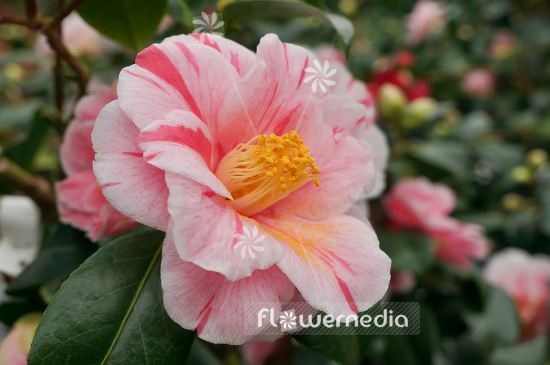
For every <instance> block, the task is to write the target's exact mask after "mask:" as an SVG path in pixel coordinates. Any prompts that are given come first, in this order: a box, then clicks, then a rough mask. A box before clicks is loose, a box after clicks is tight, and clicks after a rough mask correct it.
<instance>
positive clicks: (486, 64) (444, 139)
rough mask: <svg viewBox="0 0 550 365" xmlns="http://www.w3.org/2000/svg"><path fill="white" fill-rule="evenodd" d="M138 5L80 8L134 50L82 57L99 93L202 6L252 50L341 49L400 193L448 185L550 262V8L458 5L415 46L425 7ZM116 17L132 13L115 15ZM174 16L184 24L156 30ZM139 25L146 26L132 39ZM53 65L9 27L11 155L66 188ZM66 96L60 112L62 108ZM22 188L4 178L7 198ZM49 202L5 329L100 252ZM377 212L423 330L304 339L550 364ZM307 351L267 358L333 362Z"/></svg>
mask: <svg viewBox="0 0 550 365" xmlns="http://www.w3.org/2000/svg"><path fill="white" fill-rule="evenodd" d="M124 3H125V2H124V1H123V0H120V1H114V2H112V1H106V0H89V1H88V2H87V3H86V4H85V5H84V6H83V7H82V8H81V9H80V10H79V11H80V14H81V15H82V17H83V18H84V19H86V20H87V21H88V23H89V24H91V25H93V26H94V27H96V28H97V29H98V30H99V31H101V32H103V33H105V34H106V35H108V36H110V37H111V38H112V39H114V40H115V41H117V42H118V43H119V44H120V45H121V46H120V45H114V44H113V45H112V46H110V47H111V48H108V51H105V52H102V53H101V55H97V54H86V53H85V52H83V53H80V54H79V53H78V52H79V51H74V52H75V53H76V56H77V57H78V58H79V59H80V60H81V61H82V62H83V63H84V64H85V65H86V68H87V69H88V70H89V73H90V74H91V75H92V84H93V82H94V80H101V81H102V82H104V83H111V82H112V81H113V80H115V79H116V77H117V76H118V73H119V72H120V69H121V68H122V67H125V66H127V65H129V64H132V63H133V62H134V59H135V51H136V50H139V49H142V48H143V47H145V46H146V45H148V44H150V43H152V42H155V41H160V40H162V39H163V38H165V37H166V36H168V35H173V34H180V33H189V32H191V31H192V30H193V24H192V19H193V18H194V17H197V16H200V13H201V11H210V12H212V11H217V12H219V13H221V14H222V15H223V19H224V21H225V36H226V37H228V38H230V39H234V40H236V41H237V42H239V43H241V44H244V45H245V46H247V47H249V48H251V49H254V48H255V46H256V45H257V44H258V41H259V39H260V38H261V37H262V36H263V35H264V34H266V33H269V32H273V33H276V34H278V35H279V37H280V38H281V39H282V40H283V41H287V42H292V43H299V44H303V45H306V46H308V47H311V48H315V47H318V46H320V45H330V46H333V47H337V48H340V49H341V50H342V51H343V52H344V53H345V54H346V55H347V61H348V63H349V67H350V69H351V71H352V72H353V74H354V75H355V77H356V78H358V79H360V80H363V81H364V82H366V83H368V84H369V88H370V89H371V90H372V91H373V92H375V93H377V98H378V103H379V110H380V111H381V115H380V118H379V122H378V123H379V126H380V127H381V128H382V129H383V130H384V131H385V132H386V133H387V135H388V138H389V141H390V146H391V159H390V163H389V166H388V186H389V187H391V185H392V184H393V183H395V182H397V181H399V180H401V179H403V178H405V177H409V176H426V177H428V178H429V179H430V180H432V181H434V182H440V183H444V184H446V185H448V186H449V187H451V188H452V189H453V190H454V191H455V193H456V196H457V209H456V211H455V212H454V213H453V216H454V217H456V218H458V219H460V220H461V221H465V222H472V223H476V224H479V225H481V226H483V227H484V228H485V230H486V233H487V236H488V237H489V238H490V245H491V250H492V251H498V250H501V249H503V248H506V247H519V248H522V249H524V250H526V251H528V252H530V253H533V254H535V253H543V254H550V163H549V161H548V152H549V150H550V143H549V142H550V82H549V81H550V57H549V54H550V3H549V2H548V1H545V0H521V1H519V0H517V1H512V0H483V1H480V0H447V1H445V2H441V4H443V5H444V6H445V16H444V20H442V21H441V24H435V26H434V27H433V28H432V29H431V30H430V32H429V33H428V34H427V35H426V37H424V38H423V39H422V40H421V41H419V42H416V43H415V42H413V43H411V42H410V41H407V35H408V30H407V26H406V16H407V14H409V13H410V12H411V10H412V9H413V6H414V5H415V1H414V0H374V1H358V0H339V1H338V0H326V1H323V0H308V1H306V2H276V1H260V2H258V1H243V2H236V1H231V0H221V1H220V2H216V1H211V0H206V1H204V0H189V1H183V0H170V1H169V2H166V1H164V0H154V1H148V2H139V4H140V5H139V6H135V8H134V9H130V10H129V9H126V10H124V9H123V8H124V6H123V5H124ZM39 6H40V12H41V14H45V15H50V16H51V15H53V14H55V9H56V5H55V3H54V2H50V1H40V2H39ZM110 7H111V8H113V9H118V10H116V11H113V12H109V11H107V10H106V9H107V8H110ZM117 7H118V8H117ZM120 9H123V10H120ZM0 12H2V13H3V14H15V15H18V14H22V4H21V2H20V1H15V0H10V1H6V0H2V2H1V3H0ZM120 12H126V13H125V16H127V21H126V22H125V23H124V25H121V26H120V27H118V26H117V27H113V26H111V25H112V24H115V23H117V22H118V20H119V19H120ZM165 13H166V14H168V15H169V16H170V17H171V21H169V22H167V26H165V27H164V28H162V27H161V29H160V30H157V29H158V25H159V23H160V21H161V18H162V17H163V15H164V14H165ZM346 19H349V21H348V20H346ZM129 29H134V30H135V32H134V33H132V36H131V37H130V36H128V31H129ZM353 33H354V36H353V38H351V35H352V34H353ZM498 40H500V42H499V41H498ZM54 64H55V56H54V55H52V54H50V55H47V54H44V53H43V52H39V50H38V46H37V36H36V33H35V32H34V31H33V30H31V29H28V28H25V27H22V26H18V25H0V145H1V147H2V156H5V157H8V158H9V159H10V160H11V161H13V162H15V163H16V164H18V165H19V166H20V167H21V168H22V169H23V170H24V171H26V172H27V173H29V174H32V175H35V176H39V177H41V178H43V179H44V180H45V181H49V182H54V181H58V180H59V179H61V178H62V177H63V173H62V171H61V169H60V167H59V161H58V157H57V153H58V147H59V143H60V140H61V134H60V131H61V130H62V129H63V128H64V125H65V124H66V123H67V121H68V120H70V118H71V115H72V113H73V111H74V104H75V101H76V98H77V97H76V95H78V83H77V82H76V80H77V78H78V75H77V74H76V73H75V71H74V70H73V69H72V68H70V67H69V66H68V65H66V64H64V65H63V68H64V69H63V74H64V75H65V76H64V82H63V85H64V87H63V88H62V89H61V92H62V94H63V97H62V98H61V99H60V96H59V94H58V93H56V88H55V87H54V84H55V82H56V81H55V80H54V79H55V74H54V73H53V72H52V68H53V67H54ZM472 70H478V71H480V70H481V71H482V72H484V75H483V77H485V80H489V81H488V84H489V85H485V86H486V87H485V88H483V87H482V88H481V89H480V88H479V87H478V88H477V89H476V88H475V87H474V88H473V89H472V88H471V87H470V88H469V87H468V86H467V85H466V79H467V77H468V75H469V74H470V73H471V71H472ZM483 77H482V78H483ZM384 83H390V84H392V85H396V86H397V87H398V89H399V90H401V91H398V92H397V96H396V94H395V90H393V91H392V90H390V91H389V92H388V91H387V89H386V91H385V92H383V91H382V89H381V87H382V86H383V84H384ZM419 85H420V86H419ZM392 92H393V94H392ZM401 94H405V99H403V95H401ZM422 97H430V98H432V99H430V100H431V102H430V103H427V104H415V105H414V106H413V104H412V103H413V102H414V100H417V99H419V98H422ZM384 98H385V99H384ZM382 99H384V100H382ZM60 100H61V102H62V103H61V106H62V108H61V110H59V108H56V107H55V105H56V103H57V104H59V102H60ZM20 190H21V187H20V186H19V187H18V186H14V184H8V181H7V180H1V179H0V194H15V193H19V192H20ZM43 203H44V204H43V205H42V206H43V207H45V214H44V227H45V229H44V240H43V241H44V242H45V243H44V244H43V248H42V251H41V254H40V256H39V258H38V260H37V261H36V262H35V263H34V264H32V265H31V266H29V267H28V268H27V269H26V271H24V273H23V274H22V275H21V276H20V277H18V278H15V279H14V280H13V281H11V283H10V286H9V288H8V294H10V295H12V297H10V300H9V301H8V302H5V303H3V304H1V305H0V320H1V321H2V322H4V323H5V324H7V325H11V324H12V323H14V322H15V320H16V319H17V318H18V317H19V316H20V315H22V314H25V313H28V312H33V311H37V310H38V311H41V310H42V309H43V308H44V307H45V306H46V305H47V304H48V303H49V301H50V300H51V297H52V295H53V293H55V291H56V290H57V289H58V288H59V285H60V284H61V282H62V281H63V280H65V279H66V278H67V277H68V275H69V274H70V273H71V272H72V271H73V270H74V269H75V268H77V267H78V266H79V265H80V263H82V262H83V261H84V260H85V259H86V258H87V257H88V256H89V255H91V254H92V253H93V252H94V251H95V250H97V248H98V245H96V244H93V243H91V242H89V241H88V240H87V239H86V238H85V237H84V235H83V234H81V233H80V232H78V231H76V230H75V229H73V228H70V227H67V226H63V225H59V224H58V223H57V218H56V217H55V211H53V212H52V211H48V204H47V203H48V202H47V199H46V201H45V202H43ZM50 203H51V202H50ZM50 208H51V207H50ZM370 211H371V218H372V221H373V223H374V225H375V227H376V229H377V232H378V233H379V237H380V241H381V245H382V248H383V249H384V250H385V251H386V252H387V253H388V254H389V255H390V256H391V258H392V261H393V269H394V270H396V271H406V272H410V273H412V274H413V275H414V277H415V282H414V284H413V286H412V288H411V289H410V290H408V291H406V292H405V293H393V294H391V300H402V301H417V302H419V303H421V306H422V325H421V326H422V327H421V334H420V335H418V336H409V337H400V336H377V337H374V336H362V337H361V336H359V337H357V338H351V336H349V337H344V338H343V339H341V340H339V342H338V344H339V346H340V350H341V349H344V350H345V351H344V353H346V355H349V354H350V353H351V354H352V356H342V351H339V352H338V351H334V349H333V347H331V346H322V343H321V345H319V344H312V343H310V342H308V341H307V340H304V339H300V338H296V340H298V342H301V343H303V344H305V345H306V346H307V347H309V348H312V349H314V351H315V352H317V353H320V354H321V355H323V356H325V357H328V358H331V359H333V360H336V361H338V362H340V363H346V364H348V363H349V364H352V363H358V362H361V363H363V364H391V365H393V364H423V365H425V364H486V363H491V364H545V363H548V361H550V360H549V359H550V358H549V357H548V355H547V345H548V339H547V338H546V337H541V336H539V337H536V338H526V337H525V336H524V333H523V334H522V329H521V326H520V324H519V319H518V315H517V309H516V306H515V305H514V302H513V301H512V300H511V298H510V297H509V296H508V295H507V294H506V293H504V292H503V291H502V290H500V289H497V288H493V287H491V286H489V285H488V284H487V283H486V282H485V280H484V279H483V276H482V274H481V266H482V265H478V266H474V267H473V268H471V269H463V268H457V267H454V266H451V265H447V264H444V263H441V262H438V261H436V260H435V259H434V254H433V251H434V247H435V245H436V243H435V242H433V241H432V240H431V239H430V238H428V237H427V236H426V235H424V234H423V233H421V232H413V231H393V230H391V229H389V225H388V219H387V217H386V215H385V213H384V211H383V207H382V205H381V204H380V201H374V202H373V203H372V204H371V206H370ZM108 241H109V240H108V239H104V240H102V241H100V242H99V246H101V245H103V244H105V243H106V242H108ZM60 258H62V259H60ZM388 300H389V298H388ZM320 337H322V336H320ZM324 340H325V339H322V338H321V339H319V341H324ZM285 341H287V340H285ZM296 343H297V342H296V341H293V342H292V343H290V344H288V346H284V347H283V350H281V352H280V353H278V354H275V353H274V354H272V355H270V356H271V360H268V361H271V363H285V362H281V361H292V362H293V363H296V364H307V363H311V364H321V363H329V360H326V359H325V358H324V357H318V356H317V355H316V354H315V352H312V351H308V350H306V349H304V348H303V347H299V346H297V345H296ZM281 357H282V358H283V359H284V360H281ZM216 361H217V362H220V363H228V364H229V363H238V362H239V361H241V360H240V359H239V357H238V355H235V353H234V352H231V351H230V350H228V349H227V348H225V347H215V346H210V345H208V344H205V343H203V342H201V341H198V340H197V341H196V342H195V345H194V346H193V348H192V350H191V357H190V359H189V363H193V364H198V363H204V364H207V363H208V364H212V363H215V362H216Z"/></svg>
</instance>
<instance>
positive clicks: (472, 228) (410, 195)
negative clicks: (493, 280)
mask: <svg viewBox="0 0 550 365" xmlns="http://www.w3.org/2000/svg"><path fill="white" fill-rule="evenodd" d="M383 203H384V208H385V210H386V213H387V214H388V215H389V216H390V217H391V218H392V219H393V220H394V221H395V222H396V223H397V224H399V225H400V226H403V227H409V228H416V229H420V230H422V231H424V232H425V233H426V234H428V235H429V236H430V237H431V238H432V239H434V240H435V241H436V244H437V248H436V252H435V255H436V257H437V258H438V259H439V260H441V261H444V262H448V263H451V264H455V265H459V266H469V265H470V263H471V261H472V260H473V259H474V260H482V259H483V258H485V256H487V254H488V252H489V249H488V243H487V239H486V238H485V236H484V231H483V228H482V227H481V226H479V225H476V224H468V223H462V222H460V221H458V220H456V219H454V218H451V217H449V214H450V213H451V212H452V211H453V210H454V208H455V204H456V198H455V194H454V192H453V191H452V190H451V189H450V188H449V187H447V186H446V185H443V184H433V183H431V182H430V181H429V180H427V179H425V178H414V179H404V180H401V181H399V182H398V183H397V184H396V185H395V186H394V187H393V189H392V190H391V191H390V192H389V193H388V194H387V195H386V196H385V197H384V200H383Z"/></svg>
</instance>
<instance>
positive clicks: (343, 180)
mask: <svg viewBox="0 0 550 365" xmlns="http://www.w3.org/2000/svg"><path fill="white" fill-rule="evenodd" d="M302 137H303V139H304V144H305V145H306V146H308V147H309V146H315V147H312V148H311V152H310V155H311V156H312V157H313V158H315V164H316V165H317V166H318V167H319V168H320V169H321V173H320V174H319V175H316V176H317V177H318V178H319V181H320V182H321V186H319V187H317V186H315V185H314V184H313V183H308V184H306V185H304V186H303V187H302V188H300V189H298V190H296V191H294V192H293V193H291V194H290V195H289V196H288V197H286V198H285V199H283V200H281V201H279V202H278V203H277V204H276V205H275V206H274V208H276V209H278V210H282V211H283V210H284V211H286V212H290V213H292V214H294V215H298V216H301V217H303V218H307V219H312V220H322V219H326V218H328V217H332V216H336V215H340V214H343V213H344V212H346V211H347V210H349V209H351V207H352V206H353V205H354V204H355V202H356V201H357V200H359V199H360V198H361V197H363V196H364V195H365V189H366V186H369V187H370V189H372V187H373V184H374V178H375V169H374V163H373V158H372V155H371V153H370V152H369V151H368V150H367V149H366V148H365V147H364V146H363V145H361V143H360V142H359V141H358V140H357V139H355V138H354V137H350V136H348V135H346V134H344V133H341V132H334V131H333V132H330V134H329V135H328V136H327V135H326V134H325V133H318V134H317V135H316V134H315V133H306V134H304V135H302ZM316 137H317V138H318V140H317V142H315V141H313V139H315V138H316ZM310 141H311V143H309V142H310ZM319 142H322V143H319ZM317 146H318V147H319V148H317ZM320 148H323V149H324V150H323V151H321V150H320ZM343 161H344V162H343Z"/></svg>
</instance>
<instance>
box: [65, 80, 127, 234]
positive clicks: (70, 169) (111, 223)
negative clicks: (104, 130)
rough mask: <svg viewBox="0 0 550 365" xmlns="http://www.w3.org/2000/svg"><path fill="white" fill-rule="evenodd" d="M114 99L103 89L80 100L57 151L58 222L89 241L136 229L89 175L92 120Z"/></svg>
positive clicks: (106, 89)
mask: <svg viewBox="0 0 550 365" xmlns="http://www.w3.org/2000/svg"><path fill="white" fill-rule="evenodd" d="M115 98H116V93H115V92H114V91H113V90H112V89H110V88H108V87H105V86H103V87H96V91H95V92H94V93H93V94H91V95H89V96H86V97H84V98H82V99H81V100H80V102H79V103H78V105H77V108H76V113H75V119H74V120H73V121H72V122H71V123H70V124H69V127H68V128H67V130H66V132H65V135H64V137H63V143H62V144H61V147H60V150H59V157H60V162H61V166H62V167H63V170H64V171H65V173H66V174H67V178H66V179H64V180H62V181H60V182H58V183H57V184H56V190H57V209H58V211H59V215H60V220H61V221H62V222H63V223H66V224H70V225H72V226H74V227H76V228H78V229H81V230H83V231H86V232H87V234H88V237H89V238H90V239H91V240H92V241H97V240H98V239H100V238H101V237H104V236H114V235H117V234H121V233H124V232H126V231H128V230H129V229H131V228H134V227H136V226H138V223H136V222H134V221H132V220H131V219H129V218H127V217H125V216H124V215H122V214H121V213H120V212H118V211H117V210H116V209H114V208H113V207H112V206H111V204H109V202H107V200H106V199H105V197H104V196H103V193H102V192H101V189H100V188H99V185H98V184H97V181H96V178H95V175H94V172H93V160H94V150H93V148H92V130H93V128H94V123H95V119H96V117H97V115H98V114H99V112H100V111H101V109H102V108H103V107H104V106H105V105H107V104H108V103H109V102H111V101H113V100H114V99H115Z"/></svg>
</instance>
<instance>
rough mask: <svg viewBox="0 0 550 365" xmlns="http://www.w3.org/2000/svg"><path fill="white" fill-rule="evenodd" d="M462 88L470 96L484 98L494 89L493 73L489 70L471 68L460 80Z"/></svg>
mask: <svg viewBox="0 0 550 365" xmlns="http://www.w3.org/2000/svg"><path fill="white" fill-rule="evenodd" d="M462 90H464V92H465V93H466V94H468V95H470V96H471V97H474V98H477V99H486V98H488V97H490V96H491V95H493V92H494V90H495V75H494V74H493V73H492V72H491V71H489V70H484V69H474V70H471V71H470V72H468V74H467V75H466V77H464V80H462Z"/></svg>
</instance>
